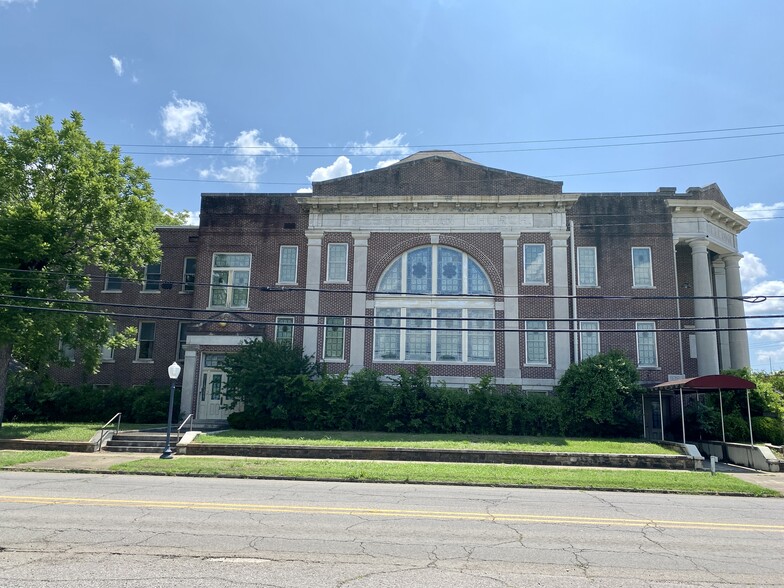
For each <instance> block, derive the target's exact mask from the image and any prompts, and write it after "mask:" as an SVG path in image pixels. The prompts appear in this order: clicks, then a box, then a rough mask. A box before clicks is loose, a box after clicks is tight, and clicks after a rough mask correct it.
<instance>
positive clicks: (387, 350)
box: [373, 308, 400, 360]
mask: <svg viewBox="0 0 784 588" xmlns="http://www.w3.org/2000/svg"><path fill="white" fill-rule="evenodd" d="M373 359H376V360H399V359H400V309H399V308H380V309H378V312H377V313H376V329H375V350H374V352H373Z"/></svg>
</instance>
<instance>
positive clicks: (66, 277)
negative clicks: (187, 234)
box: [0, 112, 180, 424]
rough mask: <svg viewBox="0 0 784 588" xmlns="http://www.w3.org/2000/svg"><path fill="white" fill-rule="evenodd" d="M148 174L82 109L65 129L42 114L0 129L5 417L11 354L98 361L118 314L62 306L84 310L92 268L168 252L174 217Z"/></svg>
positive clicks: (127, 268) (1, 396)
mask: <svg viewBox="0 0 784 588" xmlns="http://www.w3.org/2000/svg"><path fill="white" fill-rule="evenodd" d="M148 180H149V174H148V173H147V172H146V171H145V170H144V169H143V168H141V167H138V166H136V165H135V164H134V163H133V161H132V160H131V159H130V158H129V157H122V156H121V154H120V149H119V147H116V146H114V147H111V148H107V147H106V146H105V145H104V144H103V143H102V142H100V141H95V142H93V141H91V140H90V139H89V138H88V136H87V134H86V133H85V131H84V129H83V119H82V116H81V115H80V114H79V113H76V112H74V113H72V114H71V116H70V118H68V119H66V120H64V121H63V122H62V124H61V126H60V128H59V129H56V128H54V120H53V119H52V117H50V116H42V117H38V118H37V119H36V125H35V126H34V127H33V128H31V129H21V128H19V127H14V128H12V129H11V132H10V134H9V135H8V136H0V304H3V305H6V306H4V307H2V308H0V424H2V418H3V410H4V404H5V394H6V382H7V375H8V367H9V363H10V361H11V356H12V354H13V357H14V359H15V360H17V361H19V362H21V363H23V364H24V365H25V366H27V367H28V368H30V369H33V370H37V369H43V368H45V367H46V366H47V365H49V364H51V363H52V362H56V361H58V360H60V359H62V354H61V352H60V347H61V344H65V345H69V346H71V347H73V348H75V349H79V350H80V351H81V357H82V363H83V364H84V366H85V368H86V369H95V368H96V367H97V366H98V364H99V361H100V347H101V345H102V344H104V343H106V342H107V340H108V339H109V338H110V337H111V336H112V332H111V322H110V320H109V319H108V318H106V317H103V316H96V315H86V314H84V313H80V312H71V313H69V312H62V311H63V310H66V311H67V310H71V311H79V310H83V308H82V307H80V306H77V305H74V304H71V302H72V301H78V300H86V297H85V296H84V295H82V294H80V293H79V292H78V291H79V290H86V289H87V288H88V286H89V280H88V278H87V277H86V276H85V274H84V271H85V269H86V268H87V267H97V268H98V269H99V270H101V271H106V272H112V273H115V274H118V275H120V276H123V277H125V278H129V279H136V278H138V277H139V268H141V267H143V266H144V265H146V264H147V263H152V262H154V261H156V260H157V259H159V258H160V241H159V239H158V236H157V234H156V233H155V232H154V231H153V228H154V226H156V225H158V224H162V223H163V222H167V221H166V220H165V219H164V216H165V215H164V213H163V211H162V210H161V207H160V206H159V205H158V203H157V202H156V201H155V199H154V198H153V190H152V187H151V185H150V183H149V181H148ZM173 222H175V223H178V222H180V221H178V220H175V221H173ZM53 299H54V300H62V301H66V302H51V300H53ZM9 306H24V307H27V308H24V309H22V308H10V307H9ZM31 308H35V309H36V310H31ZM54 309H57V310H58V311H57V312H55V311H54ZM126 335H128V333H126ZM128 342H129V341H128V338H127V337H125V338H124V337H123V336H122V334H121V335H119V336H117V337H116V338H115V341H114V343H115V344H123V343H126V344H127V343H128Z"/></svg>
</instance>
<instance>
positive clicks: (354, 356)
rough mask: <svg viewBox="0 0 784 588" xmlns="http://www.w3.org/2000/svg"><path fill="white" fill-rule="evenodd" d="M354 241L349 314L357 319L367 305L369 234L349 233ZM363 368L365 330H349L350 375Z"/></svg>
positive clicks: (354, 321)
mask: <svg viewBox="0 0 784 588" xmlns="http://www.w3.org/2000/svg"><path fill="white" fill-rule="evenodd" d="M351 236H352V237H353V239H354V269H353V274H352V275H353V280H352V282H351V284H352V285H351V289H352V290H354V293H353V294H352V295H351V314H352V316H354V317H359V316H362V315H364V314H365V305H366V303H367V294H365V291H366V290H367V256H368V239H369V238H370V233H351ZM350 324H352V325H364V324H365V319H361V318H352V319H351V321H350ZM364 366H365V329H357V328H354V329H351V354H350V356H349V368H348V371H349V372H350V373H354V372H358V371H359V370H361V369H362V368H363V367H364Z"/></svg>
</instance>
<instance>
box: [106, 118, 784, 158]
mask: <svg viewBox="0 0 784 588" xmlns="http://www.w3.org/2000/svg"><path fill="white" fill-rule="evenodd" d="M781 127H784V124H775V125H758V126H750V127H729V128H722V129H702V130H690V131H671V132H666V133H641V134H632V135H609V136H597V137H572V138H566V139H564V138H561V139H527V140H518V141H486V142H474V143H430V144H421V145H401V146H399V147H398V149H400V148H407V149H434V148H444V147H482V146H490V145H528V144H536V143H571V142H577V141H610V140H615V139H642V138H646V137H669V136H680V135H699V134H705V133H731V132H737V131H755V130H761V129H776V128H781ZM116 145H117V146H118V147H161V146H162V145H160V144H155V143H117V144H116ZM169 146H170V147H173V148H187V149H217V148H218V147H216V146H214V145H169ZM242 148H244V149H258V147H242ZM334 148H335V146H334V145H319V146H314V145H297V149H334ZM394 148H395V146H391V147H384V146H379V145H351V144H350V143H349V144H348V145H347V147H346V149H367V150H368V151H379V150H384V149H387V150H390V149H394ZM382 155H386V154H382Z"/></svg>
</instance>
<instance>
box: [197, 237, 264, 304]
mask: <svg viewBox="0 0 784 588" xmlns="http://www.w3.org/2000/svg"><path fill="white" fill-rule="evenodd" d="M217 255H247V256H248V267H247V268H245V267H239V266H232V267H228V268H218V270H217V271H228V272H229V283H227V284H226V286H222V285H221V284H213V283H212V274H213V273H214V272H215V271H216V269H215V257H216V256H217ZM252 267H253V254H252V253H250V252H244V251H241V252H236V251H233V252H230V251H216V252H215V253H213V254H212V266H211V267H210V297H209V299H208V300H207V303H208V306H207V308H208V309H209V310H213V309H215V310H218V309H221V310H223V309H234V310H245V309H248V308H249V307H250V290H251V286H250V279H251V268H252ZM235 271H241V272H244V271H247V272H248V285H247V286H236V287H237V288H243V289H245V290H247V291H248V296H247V297H246V300H245V306H232V305H231V304H230V303H229V301H230V300H231V294H232V290H233V288H235V286H234V285H232V284H231V282H233V281H234V280H233V277H234V272H235ZM215 286H218V287H219V288H223V287H225V288H226V305H225V306H215V305H214V304H213V303H212V289H213V288H214V287H215Z"/></svg>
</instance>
